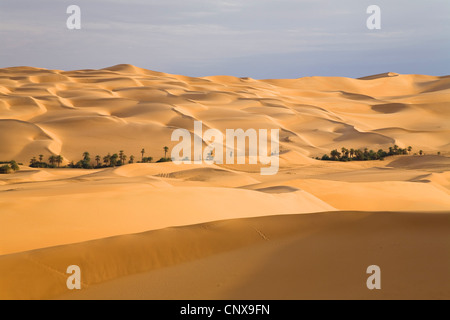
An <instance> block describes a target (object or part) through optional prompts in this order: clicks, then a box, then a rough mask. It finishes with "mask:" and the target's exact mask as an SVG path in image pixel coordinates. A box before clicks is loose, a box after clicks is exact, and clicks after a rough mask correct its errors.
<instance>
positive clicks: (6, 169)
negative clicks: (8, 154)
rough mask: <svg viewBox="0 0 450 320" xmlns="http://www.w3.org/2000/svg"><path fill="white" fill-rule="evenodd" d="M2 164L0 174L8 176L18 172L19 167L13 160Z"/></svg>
mask: <svg viewBox="0 0 450 320" xmlns="http://www.w3.org/2000/svg"><path fill="white" fill-rule="evenodd" d="M2 164H3V165H2V166H0V174H8V173H12V172H16V171H18V170H19V165H18V164H17V162H16V161H14V160H12V161H9V162H7V163H5V162H2Z"/></svg>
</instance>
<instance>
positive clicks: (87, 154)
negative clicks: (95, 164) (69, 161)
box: [83, 151, 91, 162]
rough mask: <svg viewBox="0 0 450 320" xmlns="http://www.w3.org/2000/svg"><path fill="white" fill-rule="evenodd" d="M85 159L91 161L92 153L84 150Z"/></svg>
mask: <svg viewBox="0 0 450 320" xmlns="http://www.w3.org/2000/svg"><path fill="white" fill-rule="evenodd" d="M83 161H84V162H89V161H91V157H90V154H89V152H87V151H86V152H83Z"/></svg>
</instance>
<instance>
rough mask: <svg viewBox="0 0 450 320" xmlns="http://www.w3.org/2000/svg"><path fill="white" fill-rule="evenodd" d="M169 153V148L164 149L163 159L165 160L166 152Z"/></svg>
mask: <svg viewBox="0 0 450 320" xmlns="http://www.w3.org/2000/svg"><path fill="white" fill-rule="evenodd" d="M168 151H169V147H167V146H166V147H164V158H167V152H168Z"/></svg>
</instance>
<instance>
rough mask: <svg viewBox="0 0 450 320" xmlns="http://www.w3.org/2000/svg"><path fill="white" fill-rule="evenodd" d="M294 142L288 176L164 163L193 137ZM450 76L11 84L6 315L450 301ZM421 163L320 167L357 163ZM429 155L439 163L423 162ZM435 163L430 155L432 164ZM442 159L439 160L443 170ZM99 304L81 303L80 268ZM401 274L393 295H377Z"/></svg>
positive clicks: (288, 145)
mask: <svg viewBox="0 0 450 320" xmlns="http://www.w3.org/2000/svg"><path fill="white" fill-rule="evenodd" d="M196 120H198V121H202V122H203V126H204V128H205V129H209V128H214V129H218V130H220V131H221V132H225V130H226V129H240V128H241V129H244V130H245V129H249V128H253V129H280V168H279V172H278V173H277V174H276V175H272V176H263V175H261V174H260V169H261V165H260V164H257V165H250V164H235V165H233V164H216V165H206V164H183V165H176V164H175V163H170V162H169V163H154V161H153V163H133V164H127V165H124V166H121V167H115V168H99V169H92V170H84V169H70V168H54V169H47V168H45V169H44V168H41V169H37V168H30V167H29V166H28V165H29V163H30V159H31V158H32V157H36V158H37V157H39V155H43V157H44V160H47V159H48V157H49V156H50V155H61V156H62V157H63V159H64V161H63V163H62V165H66V164H68V163H69V162H71V161H74V162H76V161H78V160H80V159H81V157H82V154H83V152H85V151H87V152H89V153H90V155H91V159H92V162H93V163H94V162H95V161H94V158H95V156H96V155H99V156H101V157H103V156H105V155H106V154H108V153H111V154H112V153H118V152H119V151H120V150H123V151H124V153H125V154H126V155H127V156H128V157H130V156H131V155H134V157H135V159H136V160H140V159H141V157H142V155H141V150H142V148H145V156H146V157H148V156H151V157H153V159H154V160H157V159H159V158H161V157H164V156H165V154H164V150H163V147H164V146H168V147H169V150H170V149H172V147H173V146H174V144H175V142H171V141H170V140H171V134H172V132H173V131H174V130H175V129H177V128H184V129H187V130H189V131H191V132H192V131H193V126H194V121H196ZM449 120H450V77H448V76H447V77H434V76H426V75H400V74H395V73H385V74H379V75H374V76H369V77H364V78H361V79H349V78H337V77H307V78H299V79H285V80H281V79H268V80H255V79H251V78H236V77H230V76H211V77H204V78H191V77H186V76H180V75H171V74H166V73H161V72H154V71H150V70H145V69H141V68H138V67H135V66H131V65H117V66H113V67H109V68H105V69H101V70H77V71H60V70H46V69H39V68H31V67H14V68H6V69H0V139H1V143H0V161H10V160H13V159H14V160H16V161H17V162H19V163H22V165H20V170H19V171H18V172H15V173H12V174H0V299H54V298H59V299H66V298H67V299H85V298H86V299H91V298H100V299H107V298H114V299H117V298H119V299H122V298H124V299H128V298H130V299H131V298H137V299H147V298H151V299H216V298H219V299H220V298H226V299H300V298H307V299H308V298H325V299H328V298H337V299H346V298H356V299H384V298H388V299H390V298H393V299H405V298H413V299H423V298H425V299H427V298H430V299H448V298H450V287H449V282H448V281H446V279H447V278H448V270H449V267H450V256H449V249H450V248H449V244H450V239H449V235H450V230H449V226H450V221H449V217H450V213H449V212H450V157H449V156H450V140H449V137H450V121H449ZM394 144H396V145H398V146H399V147H400V148H407V147H408V146H411V147H412V152H411V154H408V155H395V156H390V157H386V158H385V159H384V161H351V162H338V161H319V160H315V159H314V158H315V157H317V156H322V155H323V154H325V153H327V154H328V153H330V151H331V150H332V149H338V150H341V148H342V147H346V148H354V149H359V148H361V149H363V148H368V149H373V150H375V151H377V150H378V149H384V150H387V149H388V148H389V147H392V146H393V145H394ZM420 151H422V152H420ZM420 153H424V155H419V154H420ZM438 153H439V154H438ZM73 264H78V265H79V266H80V267H81V269H82V275H83V276H82V285H83V289H82V290H81V291H79V292H69V291H68V289H67V288H66V287H65V280H66V279H67V276H68V275H67V274H66V273H65V270H66V268H67V266H68V265H73ZM372 264H376V265H379V266H380V267H381V268H382V270H383V290H382V291H370V290H368V289H367V288H366V286H365V280H366V279H367V274H366V272H365V271H366V268H367V267H368V266H369V265H372Z"/></svg>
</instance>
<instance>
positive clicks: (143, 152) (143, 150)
mask: <svg viewBox="0 0 450 320" xmlns="http://www.w3.org/2000/svg"><path fill="white" fill-rule="evenodd" d="M141 154H142V162H144V154H145V149H144V148H142V150H141Z"/></svg>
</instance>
